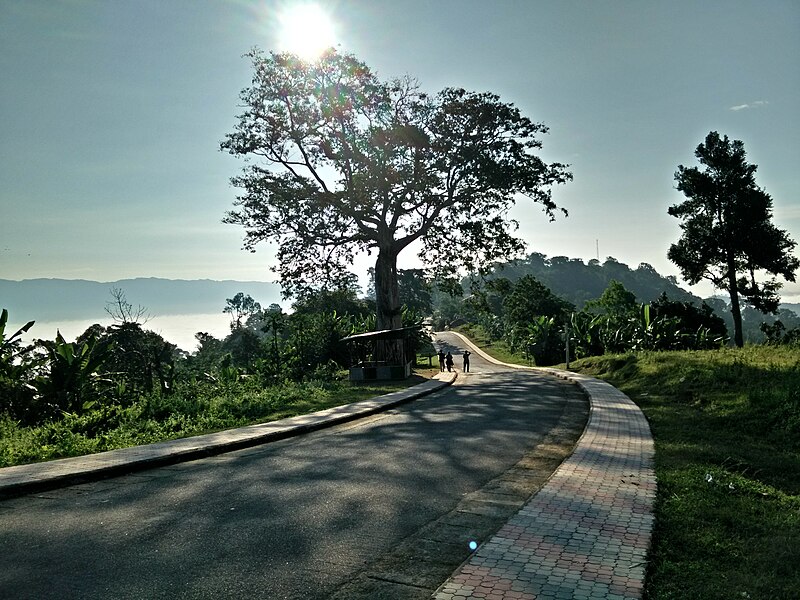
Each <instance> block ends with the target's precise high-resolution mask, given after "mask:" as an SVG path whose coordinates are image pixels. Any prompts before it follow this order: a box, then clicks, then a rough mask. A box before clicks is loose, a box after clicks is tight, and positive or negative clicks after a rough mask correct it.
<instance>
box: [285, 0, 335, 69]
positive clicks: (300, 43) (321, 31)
mask: <svg viewBox="0 0 800 600" xmlns="http://www.w3.org/2000/svg"><path fill="white" fill-rule="evenodd" d="M335 40H336V35H335V30H334V26H333V20H332V19H331V17H330V15H329V14H328V13H327V12H326V11H325V10H324V9H323V8H322V7H320V6H319V5H317V4H311V3H306V4H294V5H292V6H289V7H286V8H285V9H284V10H283V12H282V13H281V15H280V46H281V49H282V50H286V51H288V52H292V53H294V54H297V55H298V56H299V57H300V58H302V59H304V60H316V59H317V58H319V57H320V55H321V54H322V53H323V52H324V51H325V50H327V49H328V48H330V47H331V46H333V45H334V44H335Z"/></svg>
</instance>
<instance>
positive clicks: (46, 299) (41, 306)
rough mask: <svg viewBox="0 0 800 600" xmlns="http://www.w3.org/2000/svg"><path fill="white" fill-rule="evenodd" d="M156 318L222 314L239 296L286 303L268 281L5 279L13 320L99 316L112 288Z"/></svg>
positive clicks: (5, 300)
mask: <svg viewBox="0 0 800 600" xmlns="http://www.w3.org/2000/svg"><path fill="white" fill-rule="evenodd" d="M115 288H117V289H121V290H122V291H123V292H125V296H126V298H127V300H128V302H130V303H131V304H132V305H133V306H134V307H137V306H140V305H141V306H142V307H144V308H145V309H146V310H147V313H148V314H150V315H153V316H160V315H173V314H175V315H177V314H201V313H214V312H222V309H223V308H224V307H225V300H226V299H227V298H232V297H233V296H234V295H235V294H236V293H237V292H244V293H245V294H249V295H250V296H252V297H253V298H254V299H255V300H257V301H258V302H259V303H261V305H262V306H264V307H267V306H269V305H270V304H272V303H278V304H280V302H281V297H280V292H281V290H280V285H279V284H277V283H270V282H265V281H234V280H224V281H217V280H212V279H162V278H157V277H146V278H145V277H140V278H135V279H120V280H118V281H109V282H100V281H90V280H86V279H24V280H22V281H13V280H8V279H0V308H7V309H8V311H9V317H10V320H11V321H12V322H25V321H30V320H37V321H54V320H59V319H84V318H94V317H96V316H97V315H100V314H103V313H104V311H105V307H106V303H107V302H109V301H110V300H111V299H112V298H111V293H110V292H111V290H112V289H115Z"/></svg>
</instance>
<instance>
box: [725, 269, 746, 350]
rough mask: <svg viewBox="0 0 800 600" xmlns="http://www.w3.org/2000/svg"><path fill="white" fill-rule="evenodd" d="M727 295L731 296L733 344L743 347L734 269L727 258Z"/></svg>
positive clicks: (740, 311) (740, 315)
mask: <svg viewBox="0 0 800 600" xmlns="http://www.w3.org/2000/svg"><path fill="white" fill-rule="evenodd" d="M728 293H729V294H730V296H731V316H732V317H733V343H734V344H736V347H737V348H741V347H742V346H744V337H743V335H742V310H741V308H740V307H739V289H738V288H737V286H736V269H735V266H734V262H733V259H732V258H731V257H730V256H729V257H728Z"/></svg>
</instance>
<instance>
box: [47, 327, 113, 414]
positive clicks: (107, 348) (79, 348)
mask: <svg viewBox="0 0 800 600" xmlns="http://www.w3.org/2000/svg"><path fill="white" fill-rule="evenodd" d="M39 344H40V346H41V347H42V348H43V349H44V351H45V354H46V357H47V365H48V369H47V373H46V374H45V375H40V376H39V377H37V378H36V383H35V386H36V388H37V390H38V391H39V393H40V394H41V395H42V396H44V397H45V399H46V400H47V401H48V403H49V404H50V405H51V406H53V407H54V408H56V409H58V410H61V411H63V412H73V413H79V412H81V411H83V410H88V409H90V408H91V407H92V406H94V404H95V403H96V402H97V399H98V398H99V397H100V394H101V393H102V392H103V391H105V390H106V389H110V388H111V386H113V384H114V382H113V381H111V380H110V379H107V378H104V377H102V376H101V375H99V374H98V370H99V369H100V368H101V367H102V366H103V364H104V363H105V362H106V361H107V360H108V359H109V358H110V356H111V348H112V345H113V342H112V341H111V340H108V339H106V340H101V341H98V340H97V338H96V337H94V336H92V337H90V338H89V339H88V340H86V341H85V342H83V343H82V344H79V343H77V342H67V341H66V340H64V337H63V336H62V335H61V332H58V333H57V334H56V339H55V340H53V341H51V340H40V342H39Z"/></svg>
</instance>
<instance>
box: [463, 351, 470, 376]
mask: <svg viewBox="0 0 800 600" xmlns="http://www.w3.org/2000/svg"><path fill="white" fill-rule="evenodd" d="M470 354H472V352H470V351H469V350H464V352H462V353H461V356H463V357H464V373H469V355H470Z"/></svg>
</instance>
